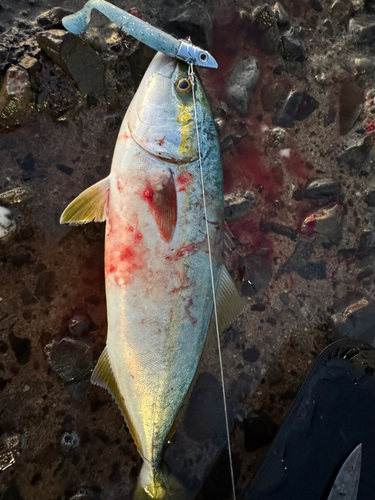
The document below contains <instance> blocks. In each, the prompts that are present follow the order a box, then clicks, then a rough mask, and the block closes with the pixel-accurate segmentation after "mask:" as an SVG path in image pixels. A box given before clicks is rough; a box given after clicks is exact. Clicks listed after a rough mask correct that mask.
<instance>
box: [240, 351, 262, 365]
mask: <svg viewBox="0 0 375 500" xmlns="http://www.w3.org/2000/svg"><path fill="white" fill-rule="evenodd" d="M242 356H243V358H244V360H245V361H248V362H249V363H255V362H256V361H258V359H259V358H260V352H259V350H258V349H257V348H256V347H249V349H246V350H245V351H244V352H243V353H242Z"/></svg>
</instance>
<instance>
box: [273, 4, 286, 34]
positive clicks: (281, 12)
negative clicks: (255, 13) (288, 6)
mask: <svg viewBox="0 0 375 500" xmlns="http://www.w3.org/2000/svg"><path fill="white" fill-rule="evenodd" d="M273 13H274V15H275V18H276V22H277V24H278V25H279V26H282V27H284V28H285V27H286V26H289V24H290V20H289V14H288V12H287V11H286V10H285V8H284V7H283V5H282V4H281V3H280V2H276V3H275V5H274V6H273Z"/></svg>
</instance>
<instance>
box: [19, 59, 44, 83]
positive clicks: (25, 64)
mask: <svg viewBox="0 0 375 500" xmlns="http://www.w3.org/2000/svg"><path fill="white" fill-rule="evenodd" d="M18 64H19V65H20V66H21V67H22V68H23V69H26V70H27V72H28V73H29V75H30V79H31V81H33V82H35V75H36V73H37V72H38V71H40V69H41V67H42V65H41V64H40V62H39V61H38V59H36V57H32V56H29V55H28V54H26V55H25V56H23V58H22V59H21V60H20V61H19V63H18Z"/></svg>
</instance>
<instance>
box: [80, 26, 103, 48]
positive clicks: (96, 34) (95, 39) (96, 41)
mask: <svg viewBox="0 0 375 500" xmlns="http://www.w3.org/2000/svg"><path fill="white" fill-rule="evenodd" d="M84 38H85V40H86V42H87V43H88V44H89V45H90V46H91V47H92V48H93V49H94V50H96V52H99V53H101V52H105V51H106V50H107V48H108V46H107V42H106V39H105V38H104V36H102V35H101V33H100V31H99V30H98V28H89V29H87V30H86V31H85V34H84Z"/></svg>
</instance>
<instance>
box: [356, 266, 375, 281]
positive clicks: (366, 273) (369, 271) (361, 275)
mask: <svg viewBox="0 0 375 500" xmlns="http://www.w3.org/2000/svg"><path fill="white" fill-rule="evenodd" d="M372 274H374V270H373V269H371V267H368V268H367V269H364V270H363V271H362V272H360V273H359V274H358V275H357V280H358V281H362V280H364V279H366V278H368V277H369V276H371V275H372Z"/></svg>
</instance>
